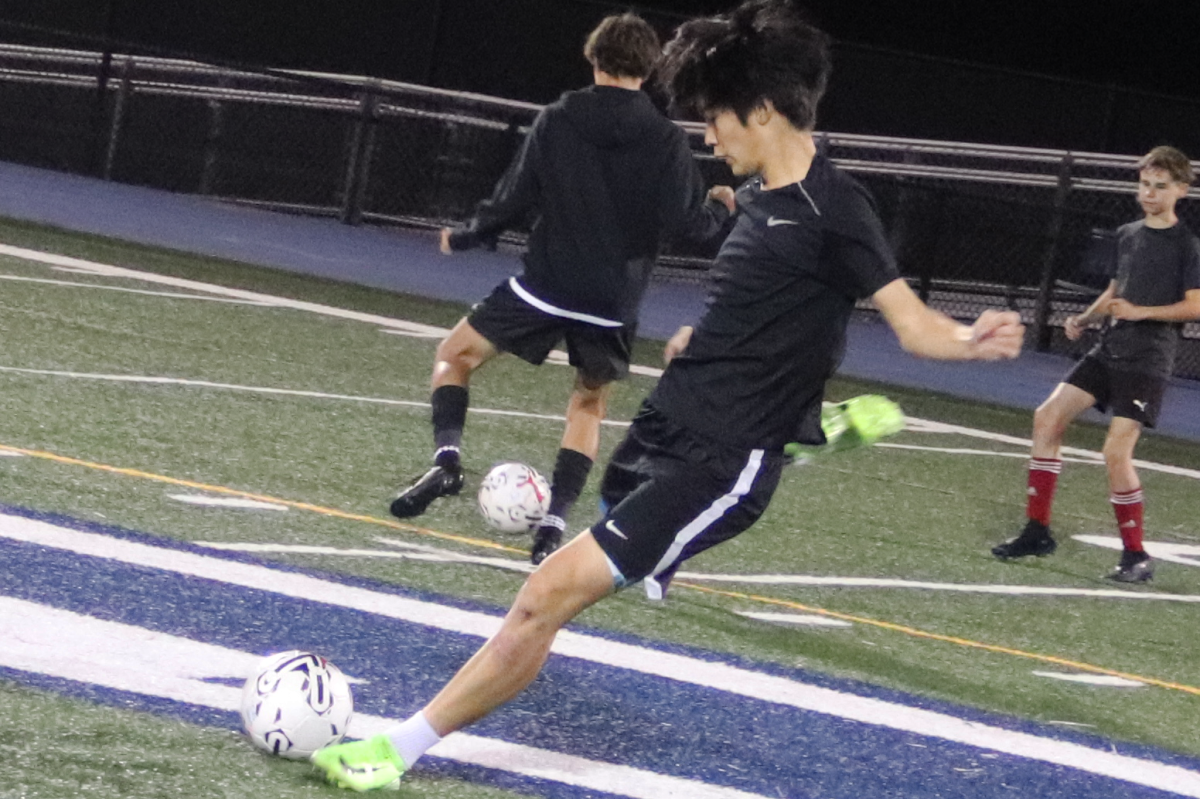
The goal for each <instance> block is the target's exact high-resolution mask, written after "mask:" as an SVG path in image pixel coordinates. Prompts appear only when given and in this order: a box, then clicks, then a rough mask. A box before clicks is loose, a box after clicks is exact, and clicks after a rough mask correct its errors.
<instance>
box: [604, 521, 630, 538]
mask: <svg viewBox="0 0 1200 799" xmlns="http://www.w3.org/2000/svg"><path fill="white" fill-rule="evenodd" d="M604 529H605V530H608V531H609V532H610V533H612V534H613V535H616V536H620V537H621V538H624V539H625V540H626V541H628V540H629V536H627V535H625V534H624V533H622V532H621V531H620V530H618V529H617V526H616V525H615V524H613V520H612V519H609V520H608V521H606V522H605V523H604Z"/></svg>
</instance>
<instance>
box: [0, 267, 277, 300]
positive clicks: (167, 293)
mask: <svg viewBox="0 0 1200 799" xmlns="http://www.w3.org/2000/svg"><path fill="white" fill-rule="evenodd" d="M80 274H83V273H80ZM0 280H19V281H21V282H23V283H43V284H46V285H51V286H70V287H72V288H85V289H97V290H99V291H119V292H122V293H124V294H143V295H146V296H148V297H167V298H169V299H176V300H203V301H205V302H227V303H232V304H234V305H259V306H273V305H275V303H273V302H265V301H260V300H234V299H229V298H228V297H208V296H205V295H203V294H180V293H179V292H176V291H147V290H146V289H127V288H124V287H123V286H102V285H99V284H96V283H76V282H74V281H71V280H47V279H45V278H40V277H24V276H21V275H0Z"/></svg>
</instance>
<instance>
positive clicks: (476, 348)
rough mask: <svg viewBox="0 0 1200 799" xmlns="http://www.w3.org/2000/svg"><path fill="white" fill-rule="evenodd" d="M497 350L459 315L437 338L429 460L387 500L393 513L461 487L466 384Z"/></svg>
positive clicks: (415, 510) (411, 510) (409, 513)
mask: <svg viewBox="0 0 1200 799" xmlns="http://www.w3.org/2000/svg"><path fill="white" fill-rule="evenodd" d="M496 354H497V350H496V348H495V346H493V345H492V343H491V342H490V341H488V340H487V339H486V338H484V337H483V336H482V335H480V333H479V332H478V331H477V330H475V328H473V327H471V324H470V322H468V321H467V320H466V319H462V320H460V321H459V323H458V324H457V325H455V326H454V329H453V330H451V331H450V335H448V336H446V338H445V339H443V340H442V342H441V343H440V344H438V348H437V354H436V356H435V357H434V363H433V375H432V377H431V378H430V385H431V388H432V389H433V391H432V396H431V404H432V405H433V438H434V448H435V451H434V456H433V462H434V465H433V468H432V469H430V470H429V471H428V472H426V473H425V474H424V475H422V476H421V477H420V478H419V479H417V480H416V481H415V482H414V483H413V484H412V485H410V486H409V487H408V488H406V489H404V490H403V491H401V492H400V494H399V495H397V496H396V498H395V499H394V500H392V505H391V512H392V515H393V516H396V517H397V518H400V519H410V518H412V517H414V516H420V515H421V514H422V513H424V512H425V509H426V508H428V507H429V504H430V503H431V502H433V501H434V500H435V499H437V498H438V497H444V496H450V495H453V494H457V493H458V492H459V491H461V490H462V485H463V474H462V467H461V465H460V463H459V447H460V446H461V444H462V431H463V426H464V424H465V423H466V417H467V396H468V395H467V386H468V385H469V384H470V382H471V375H472V374H473V373H474V372H475V370H476V369H478V368H479V367H481V366H483V364H485V363H487V362H488V361H490V360H491V359H492V358H494V357H496Z"/></svg>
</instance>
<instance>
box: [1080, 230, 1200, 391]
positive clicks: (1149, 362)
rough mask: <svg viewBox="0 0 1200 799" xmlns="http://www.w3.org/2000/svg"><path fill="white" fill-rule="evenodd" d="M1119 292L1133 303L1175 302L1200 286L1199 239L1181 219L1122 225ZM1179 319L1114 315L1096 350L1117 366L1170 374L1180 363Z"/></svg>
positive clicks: (1119, 244)
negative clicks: (1170, 223)
mask: <svg viewBox="0 0 1200 799" xmlns="http://www.w3.org/2000/svg"><path fill="white" fill-rule="evenodd" d="M1114 279H1115V280H1116V284H1117V285H1116V296H1117V297H1121V298H1123V299H1126V300H1129V302H1131V303H1133V304H1134V305H1143V306H1158V305H1173V304H1174V303H1177V302H1181V301H1182V300H1183V299H1184V294H1185V292H1187V291H1188V290H1190V289H1200V241H1198V240H1197V239H1196V236H1195V235H1193V234H1192V232H1191V231H1190V230H1188V229H1187V227H1186V226H1185V225H1184V224H1183V223H1182V222H1179V223H1177V224H1175V225H1173V226H1171V227H1169V228H1152V227H1147V226H1146V223H1145V221H1144V220H1139V221H1137V222H1131V223H1130V224H1128V225H1122V226H1121V227H1120V228H1118V229H1117V262H1116V274H1115V278H1114ZM1181 327H1182V323H1180V322H1158V321H1152V320H1141V321H1137V322H1132V321H1118V320H1114V321H1111V323H1110V324H1109V325H1108V326H1107V327H1106V328H1105V330H1104V333H1103V334H1102V335H1101V337H1100V341H1099V342H1098V343H1097V344H1096V346H1095V348H1094V349H1093V350H1092V352H1091V354H1092V355H1095V356H1097V357H1099V358H1101V359H1102V360H1104V361H1106V362H1107V363H1108V364H1109V366H1111V367H1112V368H1113V369H1118V370H1121V371H1126V372H1137V373H1139V374H1153V375H1158V376H1160V377H1167V376H1169V375H1170V374H1171V372H1172V370H1173V369H1174V366H1175V352H1176V350H1177V349H1178V347H1179V330H1180V328H1181Z"/></svg>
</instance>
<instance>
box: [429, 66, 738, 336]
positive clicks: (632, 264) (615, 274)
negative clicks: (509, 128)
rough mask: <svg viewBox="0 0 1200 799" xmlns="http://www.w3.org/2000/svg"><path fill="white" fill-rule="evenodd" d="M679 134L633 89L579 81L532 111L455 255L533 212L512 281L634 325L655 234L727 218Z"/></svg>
mask: <svg viewBox="0 0 1200 799" xmlns="http://www.w3.org/2000/svg"><path fill="white" fill-rule="evenodd" d="M706 194H707V192H706V190H705V188H704V183H703V180H702V178H701V176H700V173H699V170H698V169H697V168H696V164H695V161H694V159H693V157H692V152H691V150H690V148H689V147H688V143H687V135H686V134H685V133H684V132H683V131H682V130H681V129H680V127H679V126H678V125H676V124H675V123H674V122H672V121H671V120H669V119H667V118H666V117H665V116H663V115H662V114H661V113H660V112H659V111H658V109H656V108H655V107H654V104H653V103H651V102H650V98H649V97H647V96H646V94H645V93H644V92H641V91H632V90H629V89H620V88H616V87H613V86H591V87H589V88H587V89H582V90H580V91H572V92H567V93H565V94H564V95H563V96H562V97H560V98H559V99H558V101H557V102H554V103H551V104H550V105H548V106H546V107H545V108H544V109H542V111H541V113H540V114H538V117H537V119H536V120H534V123H533V127H532V129H531V130H530V131H529V135H528V136H527V137H526V138H525V142H524V144H522V146H521V149H520V151H519V152H518V153H517V156H516V158H515V159H514V160H513V162H512V165H511V166H509V168H508V171H507V172H506V173H505V175H504V177H503V178H502V179H501V180H500V182H499V183H498V184H497V185H496V190H495V192H494V193H493V194H492V197H491V198H490V199H488V200H484V201H483V202H481V203H480V204H479V206H478V208H477V209H476V212H475V217H474V218H473V219H471V220H470V222H469V223H468V224H467V225H465V226H463V227H460V228H458V229H456V230H455V231H454V232H453V234H452V235H451V237H450V246H451V248H452V249H455V250H462V249H467V248H470V247H474V246H477V245H480V244H484V245H489V244H492V245H494V243H495V240H496V237H497V235H499V233H500V232H501V231H503V230H505V229H506V228H510V227H513V226H515V225H518V224H520V223H522V222H524V221H525V219H526V217H527V216H528V215H530V214H536V218H535V220H534V222H533V228H532V230H531V231H530V235H529V245H528V249H527V251H526V253H525V271H524V274H522V275H521V277H520V278H519V280H520V283H521V286H522V287H523V288H524V289H525V290H527V291H528V292H529V293H531V294H533V295H534V296H535V297H537V298H538V299H539V300H542V301H544V302H546V303H549V304H550V305H552V306H555V307H557V308H560V309H563V310H566V311H571V312H575V313H581V314H588V315H592V316H598V317H601V318H602V319H606V320H611V321H615V322H621V323H624V324H626V325H634V324H636V322H637V312H638V306H639V305H640V303H641V299H642V294H643V293H644V292H645V289H646V283H647V281H648V280H649V277H650V270H651V268H652V267H653V266H654V259H655V257H656V256H657V255H658V250H659V245H660V243H661V239H663V238H664V237H669V236H678V235H685V236H688V237H691V238H707V237H709V236H712V235H715V234H716V233H717V232H718V231H719V230H720V229H721V226H722V225H723V224H724V222H725V221H726V220H727V219H728V218H729V212H728V211H727V210H726V209H725V206H724V205H722V204H721V203H719V202H715V201H708V202H706V201H705V196H706Z"/></svg>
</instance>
